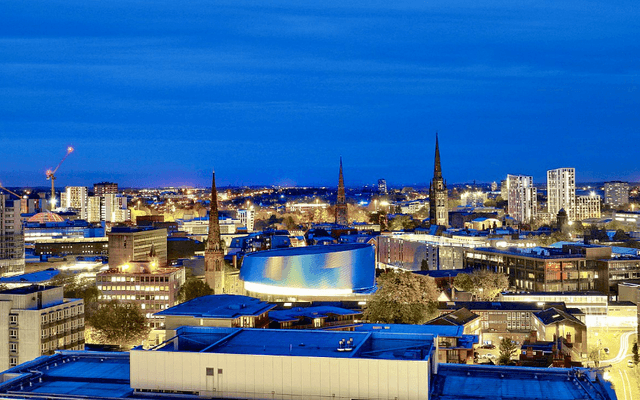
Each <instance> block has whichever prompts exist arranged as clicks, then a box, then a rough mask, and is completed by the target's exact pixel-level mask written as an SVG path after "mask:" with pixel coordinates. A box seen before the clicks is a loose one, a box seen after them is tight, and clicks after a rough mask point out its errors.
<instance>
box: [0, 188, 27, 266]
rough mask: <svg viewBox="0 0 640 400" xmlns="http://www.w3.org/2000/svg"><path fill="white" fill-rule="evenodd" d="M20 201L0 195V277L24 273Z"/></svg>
mask: <svg viewBox="0 0 640 400" xmlns="http://www.w3.org/2000/svg"><path fill="white" fill-rule="evenodd" d="M21 203H22V202H21V200H20V199H18V198H16V197H14V196H13V195H5V194H0V276H4V275H17V274H22V273H24V232H23V230H22V222H21V221H20V210H21V208H20V207H21Z"/></svg>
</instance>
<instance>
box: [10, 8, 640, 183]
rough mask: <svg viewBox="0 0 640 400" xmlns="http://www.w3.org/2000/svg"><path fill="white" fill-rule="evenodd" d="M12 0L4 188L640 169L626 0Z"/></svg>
mask: <svg viewBox="0 0 640 400" xmlns="http://www.w3.org/2000/svg"><path fill="white" fill-rule="evenodd" d="M3 8H4V10H3V11H4V14H5V15H6V22H7V23H6V24H3V26H2V27H0V49H2V51H0V90H2V93H3V96H0V139H1V140H2V144H3V150H2V155H3V157H2V160H0V182H2V183H3V184H4V185H6V186H12V187H13V186H46V185H47V181H46V180H45V179H44V177H45V171H46V170H47V169H48V168H52V167H55V165H57V163H58V162H59V160H60V159H61V158H62V156H63V155H64V151H65V149H66V148H67V146H74V147H75V148H76V151H75V152H74V153H73V154H72V155H70V156H69V158H68V159H67V160H66V161H65V164H64V165H63V167H62V168H61V170H60V171H59V172H58V175H57V176H56V177H57V178H58V181H56V184H57V186H60V187H62V186H64V185H67V184H68V185H90V184H92V183H94V182H98V181H101V180H112V181H117V182H119V183H121V185H122V186H132V187H143V186H152V187H160V186H170V185H173V186H180V185H190V186H205V185H207V184H208V179H209V175H210V172H211V169H212V166H215V168H216V170H217V171H218V172H219V177H220V179H219V181H220V185H222V186H227V185H234V186H235V185H238V186H239V185H287V186H288V185H294V184H295V185H298V186H311V185H314V186H316V185H325V186H335V184H336V183H335V168H336V165H337V162H338V160H339V157H340V156H342V157H343V158H344V163H345V165H344V168H345V170H344V174H345V180H346V181H347V182H348V186H354V185H363V184H367V183H373V182H375V181H377V179H379V178H385V179H386V180H387V181H388V182H389V183H390V184H391V185H397V184H403V185H417V184H425V185H426V184H428V181H429V180H430V179H431V167H430V166H431V165H432V162H433V160H432V158H431V150H430V149H431V146H432V143H433V137H434V135H435V132H436V131H438V132H439V134H440V142H441V153H442V160H443V162H442V164H443V171H444V173H445V175H446V176H447V180H448V182H470V181H473V180H477V181H479V182H491V181H499V180H500V179H504V178H505V177H506V175H507V174H526V175H532V176H533V177H534V182H542V181H543V180H544V176H545V173H546V171H547V170H550V169H555V168H563V167H571V168H575V169H576V179H577V181H578V182H590V181H606V180H623V181H632V182H637V181H639V180H640V171H638V170H637V169H636V168H635V165H634V164H633V162H634V160H635V150H634V148H633V146H626V145H625V142H626V141H628V140H633V139H634V138H637V137H638V133H639V132H638V128H639V125H640V124H639V123H638V122H639V120H638V116H637V109H638V108H639V107H638V106H640V98H639V97H638V96H637V93H638V87H639V86H640V82H639V80H638V75H637V66H636V61H635V56H634V54H637V53H638V49H637V46H638V45H637V43H636V41H635V38H636V37H638V36H640V27H639V26H638V25H637V23H636V22H635V21H637V19H638V13H639V11H638V10H637V8H636V7H633V4H632V3H630V2H629V3H625V4H615V5H609V4H597V6H596V5H595V3H594V4H591V5H585V4H584V3H578V2H569V3H563V4H561V5H560V4H557V5H555V4H554V5H544V6H542V5H534V4H520V3H518V4H504V3H501V2H489V3H484V5H483V6H479V5H477V4H475V3H473V2H466V1H460V2H456V3H451V2H431V3H428V4H424V3H419V2H411V1H409V2H399V3H394V4H385V3H383V2H379V3H375V2H366V3H358V2H355V3H348V4H345V3H344V2H325V3H323V4H322V5H318V4H303V3H302V4H301V3H298V2H284V3H281V4H279V5H277V6H276V5H269V4H264V5H261V6H260V7H256V6H255V5H250V4H248V3H242V2H228V3H224V2H219V3H216V7H211V6H207V5H206V4H199V3H189V4H180V5H177V4H175V3H172V2H157V3H154V7H153V8H149V7H148V6H147V4H145V3H142V2H140V3H136V2H134V3H130V2H127V3H124V2H114V3H110V4H108V5H107V4H91V5H87V4H85V3H83V2H79V1H68V2H64V3H45V2H36V3H29V4H28V5H27V4H24V3H22V2H18V1H9V2H6V3H5V4H3ZM52 15H56V18H55V19H52V18H51V16H52Z"/></svg>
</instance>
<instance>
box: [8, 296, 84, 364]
mask: <svg viewBox="0 0 640 400" xmlns="http://www.w3.org/2000/svg"><path fill="white" fill-rule="evenodd" d="M59 349H60V350H62V349H69V350H84V301H83V300H82V299H65V298H63V289H62V287H53V286H50V287H46V286H35V285H34V286H26V287H19V288H14V289H8V290H3V291H0V370H3V371H4V370H5V369H7V368H9V367H13V366H16V365H18V364H22V363H25V362H28V361H31V360H33V359H34V358H37V357H40V356H41V355H47V354H53V352H54V351H55V350H59Z"/></svg>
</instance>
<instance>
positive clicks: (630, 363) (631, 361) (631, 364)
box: [627, 360, 636, 368]
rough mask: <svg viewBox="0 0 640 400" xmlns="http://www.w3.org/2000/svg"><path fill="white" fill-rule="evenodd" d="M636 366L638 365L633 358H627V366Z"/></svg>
mask: <svg viewBox="0 0 640 400" xmlns="http://www.w3.org/2000/svg"><path fill="white" fill-rule="evenodd" d="M635 366H636V364H634V362H633V360H627V367H629V368H633V367H635Z"/></svg>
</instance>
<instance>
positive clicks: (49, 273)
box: [0, 269, 60, 283]
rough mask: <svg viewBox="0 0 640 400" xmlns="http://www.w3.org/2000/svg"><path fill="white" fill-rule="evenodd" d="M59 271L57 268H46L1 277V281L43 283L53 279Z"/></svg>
mask: <svg viewBox="0 0 640 400" xmlns="http://www.w3.org/2000/svg"><path fill="white" fill-rule="evenodd" d="M59 273H60V271H58V270H55V269H46V270H44V271H38V272H31V273H30V274H23V275H14V276H7V277H4V278H0V283H42V282H47V281H49V280H51V279H53V277H55V276H56V275H58V274H59Z"/></svg>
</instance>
